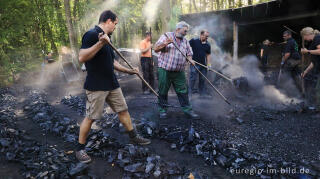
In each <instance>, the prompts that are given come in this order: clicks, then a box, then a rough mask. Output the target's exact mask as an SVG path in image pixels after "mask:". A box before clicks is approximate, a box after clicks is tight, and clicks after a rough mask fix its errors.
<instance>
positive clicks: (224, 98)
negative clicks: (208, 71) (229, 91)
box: [164, 33, 231, 105]
mask: <svg viewBox="0 0 320 179" xmlns="http://www.w3.org/2000/svg"><path fill="white" fill-rule="evenodd" d="M164 35H165V36H166V37H167V38H168V39H169V37H168V35H167V34H166V33H165V34H164ZM172 44H173V45H174V46H175V48H176V49H177V50H178V51H179V52H180V53H181V54H182V55H183V56H184V57H185V58H186V60H187V61H188V62H189V63H190V64H192V63H191V62H190V60H189V59H188V57H187V56H186V55H185V54H184V53H183V52H182V51H181V50H180V48H179V47H178V46H177V44H175V43H174V42H172ZM192 65H193V66H194V68H195V69H196V70H197V71H198V72H199V74H200V75H202V76H203V77H204V79H206V80H207V82H208V83H209V84H210V86H211V87H212V88H213V89H214V90H215V91H216V92H217V93H218V94H219V95H220V96H221V98H222V99H223V100H224V101H225V102H226V103H227V104H229V105H231V103H230V102H229V101H228V100H227V98H226V97H224V96H223V94H222V93H221V92H220V91H219V90H218V89H217V88H216V87H215V86H214V85H213V84H212V83H211V81H210V80H209V79H208V78H207V77H206V76H205V75H204V74H203V73H201V71H200V70H199V69H198V68H197V67H196V66H195V65H194V64H192Z"/></svg>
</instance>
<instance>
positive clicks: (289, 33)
mask: <svg viewBox="0 0 320 179" xmlns="http://www.w3.org/2000/svg"><path fill="white" fill-rule="evenodd" d="M285 34H287V35H292V33H291V31H289V30H286V31H284V32H283V35H285Z"/></svg>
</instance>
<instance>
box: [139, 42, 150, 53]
mask: <svg viewBox="0 0 320 179" xmlns="http://www.w3.org/2000/svg"><path fill="white" fill-rule="evenodd" d="M151 48H152V44H151V45H150V46H149V47H147V48H145V49H140V51H141V53H146V52H147V51H148V50H150V49H151Z"/></svg>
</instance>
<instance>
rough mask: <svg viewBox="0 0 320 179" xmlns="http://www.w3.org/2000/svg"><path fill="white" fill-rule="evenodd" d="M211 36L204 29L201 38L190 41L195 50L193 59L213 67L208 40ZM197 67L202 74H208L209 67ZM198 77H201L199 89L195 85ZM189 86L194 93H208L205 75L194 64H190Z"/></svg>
mask: <svg viewBox="0 0 320 179" xmlns="http://www.w3.org/2000/svg"><path fill="white" fill-rule="evenodd" d="M208 37H209V32H208V31H207V30H202V31H201V32H200V38H197V39H191V40H190V41H189V43H190V46H191V48H192V51H193V56H192V59H193V60H195V61H197V62H199V63H201V64H203V65H206V66H208V67H211V57H210V54H211V46H210V43H209V42H208V41H207V40H208ZM196 67H197V68H198V69H199V70H200V71H201V73H202V74H204V75H207V69H206V68H204V67H201V66H199V65H196ZM197 78H199V85H198V86H199V91H198V89H197V88H196V87H195V83H196V80H197ZM189 88H190V92H192V93H197V92H198V93H199V94H200V96H204V95H207V92H206V88H205V79H204V77H203V76H202V75H201V74H199V72H198V71H197V70H196V68H195V67H194V66H193V65H190V80H189Z"/></svg>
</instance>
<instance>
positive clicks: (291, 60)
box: [281, 30, 301, 86]
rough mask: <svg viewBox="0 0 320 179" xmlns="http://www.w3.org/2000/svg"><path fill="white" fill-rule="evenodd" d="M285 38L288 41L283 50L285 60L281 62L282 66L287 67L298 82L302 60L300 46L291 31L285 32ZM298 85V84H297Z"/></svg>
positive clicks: (287, 70) (286, 69)
mask: <svg viewBox="0 0 320 179" xmlns="http://www.w3.org/2000/svg"><path fill="white" fill-rule="evenodd" d="M283 39H284V40H285V41H286V42H287V43H286V45H285V47H284V51H283V54H284V55H283V58H282V59H283V61H282V62H281V67H284V68H285V71H286V72H287V73H290V74H291V77H292V78H293V80H294V81H295V82H296V84H297V81H298V79H297V77H298V75H299V68H298V66H299V64H300V62H301V60H300V59H301V57H300V54H299V46H298V44H297V42H296V41H295V40H294V39H293V38H292V34H291V32H290V31H288V30H287V31H284V32H283ZM297 86H298V85H297Z"/></svg>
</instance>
